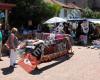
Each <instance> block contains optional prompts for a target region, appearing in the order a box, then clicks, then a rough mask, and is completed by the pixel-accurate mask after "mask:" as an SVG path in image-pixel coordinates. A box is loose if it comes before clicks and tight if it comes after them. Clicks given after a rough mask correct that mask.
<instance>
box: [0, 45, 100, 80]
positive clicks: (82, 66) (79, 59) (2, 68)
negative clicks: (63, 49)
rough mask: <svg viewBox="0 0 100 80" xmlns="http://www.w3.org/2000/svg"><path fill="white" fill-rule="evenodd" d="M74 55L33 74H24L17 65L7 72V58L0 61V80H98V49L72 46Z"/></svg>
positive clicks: (99, 57)
mask: <svg viewBox="0 0 100 80" xmlns="http://www.w3.org/2000/svg"><path fill="white" fill-rule="evenodd" d="M73 50H74V55H73V56H72V57H71V58H70V59H69V60H66V57H63V58H61V59H58V60H54V61H51V62H48V63H42V64H40V65H39V66H38V67H39V68H40V71H36V72H34V73H33V74H29V73H27V72H25V71H24V70H23V69H22V68H21V67H20V66H19V65H17V66H16V68H14V70H12V71H10V70H7V67H8V66H9V58H8V57H3V58H2V59H3V61H0V80H100V49H90V48H87V47H80V46H73Z"/></svg>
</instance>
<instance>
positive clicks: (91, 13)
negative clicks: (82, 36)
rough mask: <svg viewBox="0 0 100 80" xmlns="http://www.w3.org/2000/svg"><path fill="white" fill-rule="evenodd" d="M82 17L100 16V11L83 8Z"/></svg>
mask: <svg viewBox="0 0 100 80" xmlns="http://www.w3.org/2000/svg"><path fill="white" fill-rule="evenodd" d="M82 17H85V18H97V19H98V18H100V12H99V11H93V10H91V9H90V8H85V9H84V10H83V15H82Z"/></svg>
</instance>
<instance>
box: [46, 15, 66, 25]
mask: <svg viewBox="0 0 100 80" xmlns="http://www.w3.org/2000/svg"><path fill="white" fill-rule="evenodd" d="M59 22H67V20H65V19H63V18H60V17H53V18H51V19H49V20H47V21H46V22H44V24H52V23H59Z"/></svg>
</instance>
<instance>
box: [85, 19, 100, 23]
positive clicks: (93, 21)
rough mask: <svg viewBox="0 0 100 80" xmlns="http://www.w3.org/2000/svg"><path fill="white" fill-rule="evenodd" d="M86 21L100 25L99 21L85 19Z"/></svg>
mask: <svg viewBox="0 0 100 80" xmlns="http://www.w3.org/2000/svg"><path fill="white" fill-rule="evenodd" d="M87 21H89V22H92V23H95V24H100V19H87Z"/></svg>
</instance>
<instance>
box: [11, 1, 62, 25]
mask: <svg viewBox="0 0 100 80" xmlns="http://www.w3.org/2000/svg"><path fill="white" fill-rule="evenodd" d="M60 8H61V7H60V6H58V5H56V4H50V3H45V2H44V1H43V0H16V9H14V10H12V13H11V14H10V22H12V23H13V24H15V25H22V24H25V23H26V24H27V22H28V20H32V21H33V25H37V24H39V23H42V22H44V21H45V20H47V19H49V18H51V17H53V16H54V15H57V14H58V13H59V12H60Z"/></svg>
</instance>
